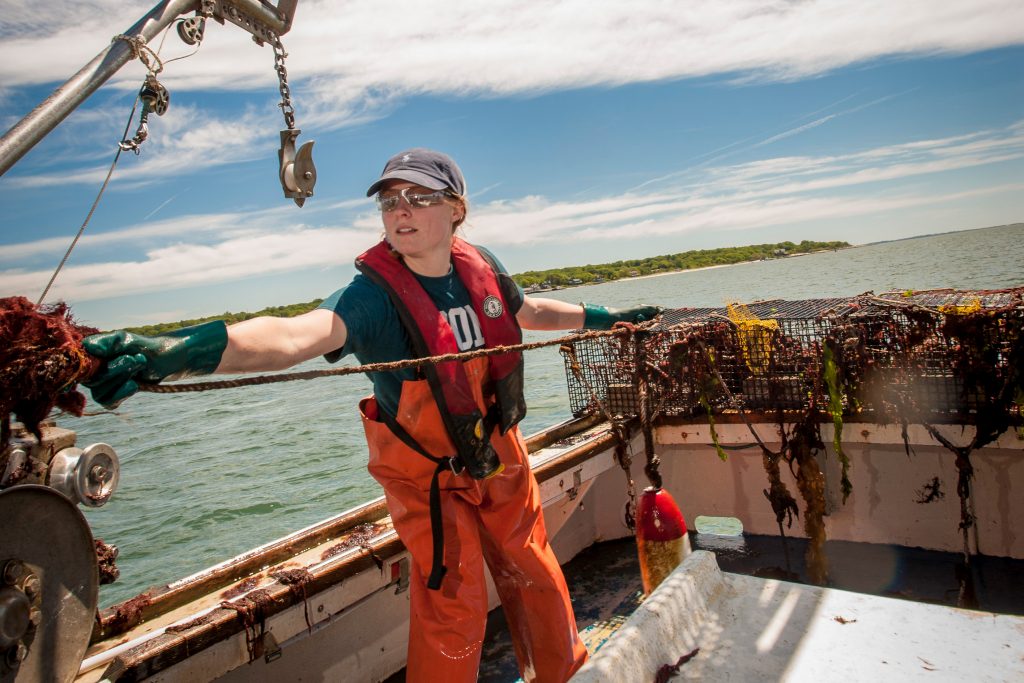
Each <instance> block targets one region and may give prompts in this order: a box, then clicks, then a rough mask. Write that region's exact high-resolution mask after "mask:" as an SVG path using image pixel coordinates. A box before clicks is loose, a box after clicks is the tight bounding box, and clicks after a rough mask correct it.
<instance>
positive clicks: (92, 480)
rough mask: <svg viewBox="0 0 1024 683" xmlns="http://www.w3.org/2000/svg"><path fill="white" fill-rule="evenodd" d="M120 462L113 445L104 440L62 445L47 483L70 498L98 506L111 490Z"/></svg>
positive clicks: (114, 487) (52, 465) (77, 501)
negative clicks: (80, 444) (86, 443)
mask: <svg viewBox="0 0 1024 683" xmlns="http://www.w3.org/2000/svg"><path fill="white" fill-rule="evenodd" d="M120 473H121V465H120V462H119V460H118V458H117V453H115V452H114V449H113V448H111V447H110V446H108V445H107V444H105V443H95V444H93V445H91V446H88V447H86V448H85V449H84V450H83V449H81V448H74V447H72V448H65V449H63V450H62V451H60V452H58V453H57V454H56V455H55V456H53V460H52V461H51V463H50V476H49V482H48V483H49V485H50V486H51V487H53V488H55V489H56V490H58V491H60V492H61V493H63V494H64V495H65V496H67V498H68V499H69V500H70V501H71V502H73V503H78V504H80V505H84V506H86V507H100V506H101V505H103V504H104V503H106V502H107V501H108V500H110V497H111V496H112V495H113V494H114V491H115V489H117V482H118V480H119V479H120Z"/></svg>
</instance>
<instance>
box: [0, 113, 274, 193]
mask: <svg viewBox="0 0 1024 683" xmlns="http://www.w3.org/2000/svg"><path fill="white" fill-rule="evenodd" d="M93 118H94V117H89V116H86V117H84V119H81V120H79V119H78V117H77V116H76V118H75V120H74V125H75V126H76V127H77V126H83V125H86V126H88V125H89V124H90V123H91V121H92V119H93ZM137 124H138V118H137V117H136V119H135V121H133V122H132V127H131V129H130V130H129V132H128V137H129V138H132V137H133V136H134V135H135V132H136V129H137ZM122 125H123V123H122ZM276 125H277V124H276V123H273V122H271V121H269V120H268V117H266V116H260V115H257V114H255V113H253V112H251V111H249V112H245V113H243V114H241V115H239V116H232V117H230V118H226V119H222V118H217V117H215V116H212V115H210V114H209V113H208V112H200V111H199V110H198V109H197V108H196V107H194V106H188V105H184V106H177V107H171V108H169V109H168V110H167V113H166V114H164V115H163V116H156V115H151V116H150V117H149V136H148V137H147V139H146V140H145V141H144V142H143V143H142V144H141V145H140V147H139V150H140V152H139V155H138V157H134V156H133V155H132V153H131V152H122V153H121V157H120V159H119V160H118V167H117V170H115V175H114V176H113V177H112V181H111V182H112V186H113V187H117V186H121V187H133V186H138V185H141V184H146V183H149V182H152V181H154V180H157V179H159V178H164V177H167V176H175V175H181V174H187V173H190V172H193V171H194V170H195V169H197V168H202V169H208V168H213V167H217V166H223V165H227V164H233V163H238V162H242V161H249V160H252V159H257V158H261V157H265V156H266V155H267V153H268V151H270V150H273V149H274V148H275V147H276V146H277V145H278V144H279V142H280V141H279V140H273V139H272V137H271V136H270V135H269V132H270V131H274V130H275V126H276ZM121 130H123V129H121ZM120 132H121V131H120V130H119V131H118V133H117V134H119V133H120ZM115 135H116V134H115ZM114 139H115V140H116V137H115V138H114ZM107 142H108V143H111V142H112V141H111V140H109V139H108V140H107ZM116 149H117V148H116V147H110V148H108V149H107V150H106V151H105V152H104V156H103V158H102V159H101V163H100V164H99V165H96V166H89V167H85V168H73V169H71V170H61V171H53V172H42V173H36V174H32V175H22V176H14V177H12V178H10V179H9V180H8V181H7V182H8V183H9V186H10V187H13V188H28V187H54V186H61V185H68V184H77V183H84V184H91V185H95V186H97V187H98V186H99V185H100V183H102V182H103V179H104V178H106V176H107V172H108V171H109V170H110V161H111V160H112V159H113V154H114V151H116ZM128 169H130V170H128Z"/></svg>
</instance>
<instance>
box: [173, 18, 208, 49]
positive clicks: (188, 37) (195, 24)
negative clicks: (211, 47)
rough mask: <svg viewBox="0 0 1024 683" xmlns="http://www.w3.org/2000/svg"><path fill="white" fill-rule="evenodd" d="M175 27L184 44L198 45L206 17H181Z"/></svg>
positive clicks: (201, 39) (204, 31)
mask: <svg viewBox="0 0 1024 683" xmlns="http://www.w3.org/2000/svg"><path fill="white" fill-rule="evenodd" d="M175 29H176V30H177V31H178V37H179V38H181V40H182V42H184V43H185V44H186V45H198V44H199V43H201V42H203V34H204V33H206V19H204V18H203V17H201V16H199V17H189V18H188V19H182V20H181V21H179V22H178V25H177V26H176V27H175Z"/></svg>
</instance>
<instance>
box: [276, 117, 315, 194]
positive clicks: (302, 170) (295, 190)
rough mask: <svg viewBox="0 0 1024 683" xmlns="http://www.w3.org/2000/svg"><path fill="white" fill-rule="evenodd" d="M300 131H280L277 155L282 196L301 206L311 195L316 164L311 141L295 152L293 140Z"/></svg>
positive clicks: (295, 129) (291, 129)
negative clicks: (279, 163)
mask: <svg viewBox="0 0 1024 683" xmlns="http://www.w3.org/2000/svg"><path fill="white" fill-rule="evenodd" d="M300 133H302V131H301V130H299V129H297V128H289V129H287V130H282V131H281V149H279V150H278V151H277V157H278V159H279V160H280V162H281V188H282V189H283V190H284V196H285V197H288V198H290V199H294V200H295V203H296V204H298V205H299V206H302V205H303V204H304V203H305V201H306V198H307V197H312V196H313V186H314V185H316V166H315V165H314V164H313V141H312V140H310V141H309V142H307V143H306V144H304V145H302V147H300V148H299V149H298V151H297V152H296V150H295V140H296V139H297V138H298V137H299V134H300Z"/></svg>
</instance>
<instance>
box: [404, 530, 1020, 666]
mask: <svg viewBox="0 0 1024 683" xmlns="http://www.w3.org/2000/svg"><path fill="white" fill-rule="evenodd" d="M690 538H691V544H692V546H693V548H694V550H710V551H713V552H714V553H715V556H716V558H717V562H718V565H719V567H720V568H721V570H722V571H723V572H729V573H730V574H736V575H746V576H750V577H757V578H765V579H781V580H785V581H790V582H801V583H806V582H807V573H806V568H805V565H804V550H805V547H806V540H804V539H800V538H786V539H785V542H783V540H782V539H780V538H778V537H771V536H758V535H749V534H748V535H744V536H742V537H719V536H710V535H707V534H698V533H695V532H691V534H690ZM825 550H826V554H827V556H828V558H829V565H830V571H831V574H830V576H831V584H830V585H831V587H833V588H839V589H842V590H845V591H852V592H856V593H862V594H866V595H876V596H883V597H890V598H901V599H904V600H912V601H916V602H920V603H930V604H935V605H945V606H948V607H956V606H958V604H960V605H961V606H966V607H971V606H973V607H974V608H975V609H981V610H985V611H989V612H995V613H999V614H1011V615H1024V591H1022V590H1021V589H1020V579H1019V577H1020V576H1021V571H1022V570H1024V562H1021V561H1019V560H1011V559H1007V558H999V557H986V556H974V557H972V558H971V565H970V567H969V569H967V570H966V572H965V570H964V569H963V567H962V557H961V556H960V555H959V554H957V553H948V552H938V551H929V550H923V549H920V548H906V547H900V546H887V545H879V544H872V543H851V542H845V541H828V542H827V543H826V548H825ZM563 569H564V570H565V574H566V580H567V581H568V583H569V589H570V593H571V597H572V601H573V606H574V608H575V610H576V621H577V625H578V627H579V629H580V635H581V637H582V638H583V641H584V643H585V644H586V645H587V649H588V650H589V651H590V652H591V653H592V654H593V653H595V652H597V651H598V650H599V649H600V648H601V647H602V646H603V645H604V644H605V643H606V642H607V641H608V639H609V638H610V637H611V636H612V635H613V634H614V633H615V632H616V631H617V630H618V629H619V628H620V627H621V626H622V625H623V624H624V623H625V622H626V620H627V619H628V618H629V616H630V615H631V614H632V613H633V612H634V611H635V610H636V608H637V607H638V606H639V605H640V604H641V602H642V593H641V590H642V587H641V582H640V569H639V563H638V561H637V555H636V544H635V542H634V541H633V539H632V538H626V539H620V540H616V541H607V542H603V543H598V544H596V545H594V546H591V547H590V548H588V549H586V550H584V551H583V552H581V553H580V554H579V555H578V556H577V557H576V558H574V559H573V560H572V561H571V562H569V563H567V564H566V565H565V566H564V567H563ZM814 590H820V589H814ZM911 609H917V607H916V606H915V607H912V608H911ZM849 618H853V617H849ZM837 623H838V622H837ZM1018 642H1019V634H1018ZM922 666H926V665H925V664H922ZM922 671H924V669H922ZM769 678H770V677H769ZM518 679H519V672H518V669H517V666H516V660H515V654H514V653H513V651H512V642H511V639H510V637H509V635H508V631H507V629H506V626H505V619H504V616H503V614H502V612H501V610H495V611H493V612H492V613H491V615H490V619H489V621H488V631H487V644H486V645H485V648H484V653H483V660H482V662H481V665H480V679H479V680H480V681H482V682H484V683H505V682H508V681H516V680H518ZM402 680H404V672H400V673H399V674H396V675H395V676H393V677H392V678H391V679H389V681H391V682H392V683H394V682H397V681H402Z"/></svg>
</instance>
